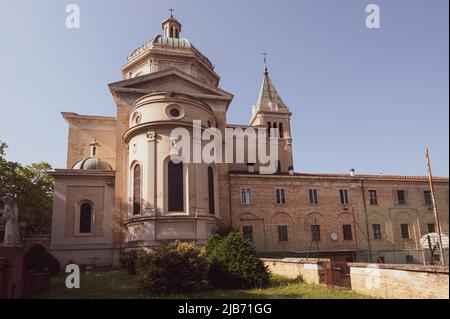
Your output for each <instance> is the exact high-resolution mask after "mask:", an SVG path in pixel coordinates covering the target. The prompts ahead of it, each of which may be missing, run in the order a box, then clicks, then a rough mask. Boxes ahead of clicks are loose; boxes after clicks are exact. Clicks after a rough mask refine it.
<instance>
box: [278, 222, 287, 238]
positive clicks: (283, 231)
mask: <svg viewBox="0 0 450 319" xmlns="http://www.w3.org/2000/svg"><path fill="white" fill-rule="evenodd" d="M278 241H288V228H287V226H286V225H278Z"/></svg>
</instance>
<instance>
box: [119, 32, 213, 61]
mask: <svg viewBox="0 0 450 319" xmlns="http://www.w3.org/2000/svg"><path fill="white" fill-rule="evenodd" d="M159 46H162V47H164V46H170V47H173V48H180V49H189V50H191V51H192V52H194V53H195V54H196V55H197V56H198V57H199V58H200V59H201V60H202V61H203V62H204V63H206V64H207V65H208V66H209V67H210V68H211V69H213V68H214V66H213V64H212V63H211V61H210V60H209V59H208V58H207V57H205V56H204V55H203V54H202V53H201V52H200V51H199V50H197V49H196V48H195V47H194V46H193V45H192V44H191V42H189V40H188V39H186V38H174V37H165V36H162V35H157V36H156V37H154V38H153V39H152V40H150V41H148V42H147V43H145V44H143V45H142V46H140V47H139V48H137V49H136V50H134V51H133V52H132V53H131V54H130V55H129V57H128V61H131V60H134V58H136V57H138V56H140V55H141V54H142V53H144V52H146V51H147V50H149V49H152V48H154V47H159Z"/></svg>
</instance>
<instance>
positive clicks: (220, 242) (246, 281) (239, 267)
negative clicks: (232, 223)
mask: <svg viewBox="0 0 450 319" xmlns="http://www.w3.org/2000/svg"><path fill="white" fill-rule="evenodd" d="M205 254H206V259H207V260H208V263H209V270H208V281H209V283H210V284H212V285H213V286H214V287H217V288H225V289H229V288H238V289H242V288H255V287H258V288H261V287H266V286H267V285H268V283H269V279H270V273H269V271H268V268H267V267H266V266H265V265H264V263H263V262H262V261H261V259H259V258H258V256H257V255H256V251H255V249H254V248H253V247H252V245H251V244H250V242H249V241H248V240H247V239H245V238H244V237H242V235H241V234H240V233H239V232H237V231H232V232H230V233H228V234H227V235H225V236H221V235H219V234H214V235H212V236H210V238H209V239H208V242H207V244H206V246H205Z"/></svg>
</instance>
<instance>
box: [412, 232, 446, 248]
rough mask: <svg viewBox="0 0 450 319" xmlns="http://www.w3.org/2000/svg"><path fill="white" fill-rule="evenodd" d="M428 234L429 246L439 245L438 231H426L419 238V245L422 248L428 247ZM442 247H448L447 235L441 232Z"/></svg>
mask: <svg viewBox="0 0 450 319" xmlns="http://www.w3.org/2000/svg"><path fill="white" fill-rule="evenodd" d="M428 236H430V242H431V247H436V246H439V234H438V233H428V234H426V235H424V236H422V238H420V240H419V244H420V247H421V248H422V249H430V246H429V244H428ZM441 240H442V248H444V249H445V248H448V236H447V235H444V234H441Z"/></svg>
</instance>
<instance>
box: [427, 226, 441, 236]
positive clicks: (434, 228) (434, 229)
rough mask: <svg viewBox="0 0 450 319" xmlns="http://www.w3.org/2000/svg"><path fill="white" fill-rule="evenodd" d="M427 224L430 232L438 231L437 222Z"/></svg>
mask: <svg viewBox="0 0 450 319" xmlns="http://www.w3.org/2000/svg"><path fill="white" fill-rule="evenodd" d="M427 226H428V232H429V233H435V232H436V225H435V224H428V225H427ZM438 238H439V237H438Z"/></svg>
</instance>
